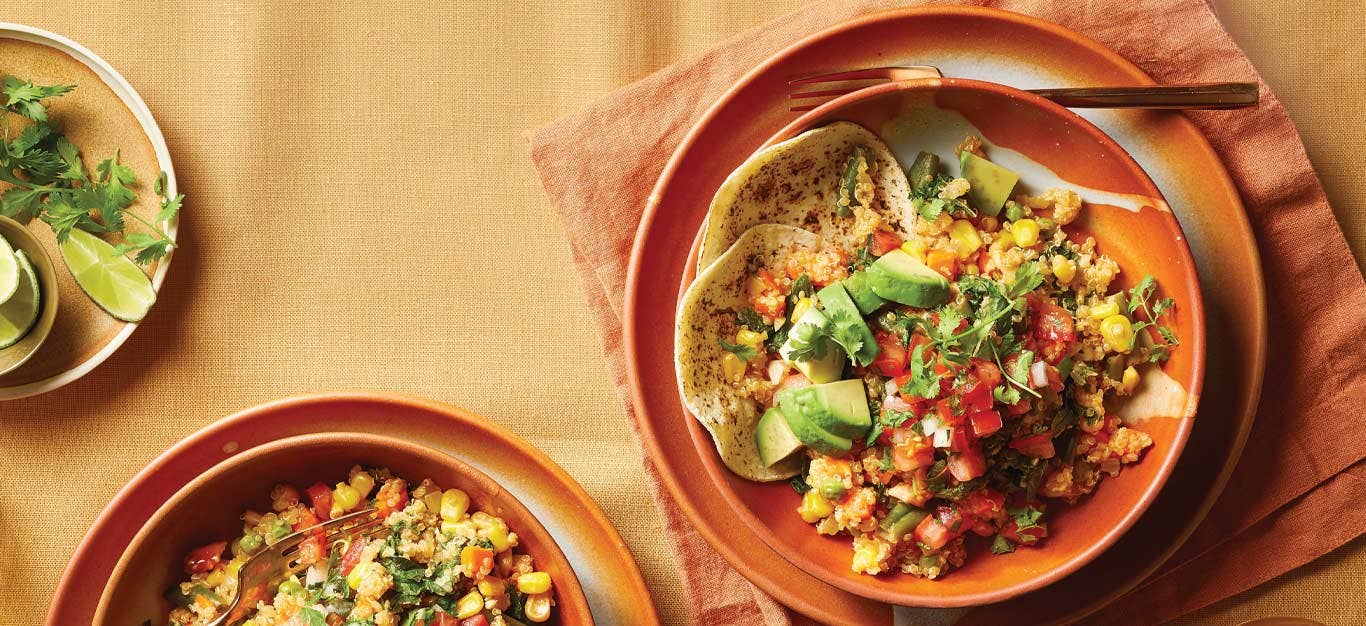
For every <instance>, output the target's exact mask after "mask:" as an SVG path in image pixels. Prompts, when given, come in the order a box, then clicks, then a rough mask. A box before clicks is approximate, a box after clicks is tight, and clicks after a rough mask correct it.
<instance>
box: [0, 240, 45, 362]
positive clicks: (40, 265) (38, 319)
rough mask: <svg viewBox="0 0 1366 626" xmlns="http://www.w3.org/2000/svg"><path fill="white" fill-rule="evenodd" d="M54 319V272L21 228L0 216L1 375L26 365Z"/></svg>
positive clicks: (39, 245) (41, 245)
mask: <svg viewBox="0 0 1366 626" xmlns="http://www.w3.org/2000/svg"><path fill="white" fill-rule="evenodd" d="M56 318H57V272H56V268H55V267H54V266H53V265H52V259H51V258H50V257H48V254H47V251H46V250H44V249H43V244H42V243H41V242H39V241H38V239H37V238H36V237H34V236H33V233H31V232H30V231H29V230H28V229H27V228H25V227H24V225H23V224H20V223H19V222H16V221H14V220H12V219H10V218H8V217H4V216H0V374H5V373H7V372H10V371H13V370H14V369H16V368H18V367H19V366H20V365H23V364H24V362H26V361H28V360H29V358H30V357H32V356H33V355H34V353H36V352H38V348H40V347H41V346H42V345H43V342H44V341H45V340H47V336H48V334H50V333H51V332H52V323H53V321H54V320H55V319H56Z"/></svg>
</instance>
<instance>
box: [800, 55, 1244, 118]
mask: <svg viewBox="0 0 1366 626" xmlns="http://www.w3.org/2000/svg"><path fill="white" fill-rule="evenodd" d="M943 76H944V74H943V73H942V72H940V71H939V68H937V67H934V66H932V65H900V66H892V67H874V68H870V69H863V70H852V71H848V72H834V73H830V74H820V75H817V76H808V77H806V78H798V79H795V80H789V81H787V89H788V98H789V100H791V106H790V107H789V108H790V109H791V110H792V111H810V110H811V109H814V108H816V107H818V106H820V105H822V104H824V103H826V102H828V101H830V100H834V99H835V98H838V97H840V96H842V95H844V94H847V93H853V92H855V91H858V90H860V89H864V88H866V87H872V86H873V85H877V84H881V83H886V82H892V81H898V80H910V79H913V78H942V77H943ZM1025 91H1028V92H1030V93H1034V94H1038V95H1040V96H1043V97H1044V98H1047V99H1049V100H1052V101H1054V102H1056V103H1058V104H1061V105H1063V106H1065V107H1071V108H1079V109H1242V108H1247V107H1255V106H1257V99H1258V91H1259V90H1258V88H1257V83H1198V84H1185V85H1135V86H1124V87H1065V88H1059V89H1026V90H1025Z"/></svg>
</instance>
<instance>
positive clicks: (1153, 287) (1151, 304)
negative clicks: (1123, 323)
mask: <svg viewBox="0 0 1366 626" xmlns="http://www.w3.org/2000/svg"><path fill="white" fill-rule="evenodd" d="M1128 296H1129V297H1128V306H1127V308H1128V312H1129V315H1130V317H1135V321H1134V324H1133V327H1134V336H1138V333H1139V332H1140V331H1142V330H1143V329H1145V328H1148V327H1149V326H1152V327H1153V328H1154V330H1156V331H1157V334H1158V336H1160V337H1161V338H1162V342H1161V343H1156V344H1155V345H1153V346H1151V347H1149V348H1148V350H1147V361H1148V362H1149V363H1161V362H1163V361H1166V360H1167V359H1169V358H1171V351H1172V348H1175V347H1176V346H1179V345H1181V341H1180V339H1178V338H1177V336H1176V333H1175V332H1174V331H1172V329H1170V328H1168V327H1166V326H1162V325H1159V324H1158V323H1157V320H1158V318H1160V317H1162V315H1164V314H1166V313H1167V312H1168V311H1170V310H1171V309H1172V308H1173V307H1175V306H1176V301H1175V300H1173V299H1171V298H1158V297H1157V279H1155V278H1153V276H1152V274H1149V275H1147V276H1144V277H1143V280H1140V281H1138V284H1137V285H1134V287H1133V288H1132V289H1130V290H1129V293H1128ZM1140 309H1141V310H1142V311H1143V313H1144V315H1146V316H1147V319H1146V320H1139V319H1137V316H1136V315H1135V314H1136V313H1137V312H1138V311H1139V310H1140Z"/></svg>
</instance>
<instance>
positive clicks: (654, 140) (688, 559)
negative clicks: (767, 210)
mask: <svg viewBox="0 0 1366 626" xmlns="http://www.w3.org/2000/svg"><path fill="white" fill-rule="evenodd" d="M904 4H906V3H904V2H898V3H892V2H878V1H871V2H869V1H862V2H844V3H838V4H829V3H822V4H821V5H819V6H810V7H807V8H805V9H803V10H801V11H798V12H796V13H793V14H791V15H788V16H785V17H782V18H780V19H777V20H775V21H773V22H770V23H768V24H766V25H764V26H762V27H760V28H757V29H754V30H751V31H749V32H746V33H744V34H742V35H739V36H738V37H736V38H734V39H732V40H730V41H728V42H726V43H724V44H722V45H720V46H719V47H717V48H714V49H712V50H710V51H708V52H707V53H706V54H704V55H703V56H701V57H700V58H697V59H694V60H691V61H686V62H682V63H679V64H677V65H674V66H672V67H669V68H667V69H664V70H662V71H660V72H658V73H656V74H654V75H652V76H650V77H648V78H646V79H644V80H641V81H639V82H637V83H635V84H632V85H630V86H627V87H625V88H623V89H621V90H619V91H617V92H615V93H613V94H611V95H609V96H607V97H605V98H603V99H602V100H600V101H598V102H597V103H595V104H593V105H591V106H589V107H587V108H586V109H584V110H582V111H580V112H578V113H576V114H574V115H571V116H568V117H565V118H562V119H560V120H558V121H556V122H554V123H552V124H550V125H548V126H546V127H544V128H542V129H541V130H539V131H538V132H537V133H536V134H535V135H534V136H533V137H532V140H531V144H532V157H533V160H534V161H535V163H536V166H537V168H538V170H539V171H540V174H541V180H542V183H543V185H544V186H545V190H546V193H547V194H548V196H549V197H550V201H551V205H552V206H553V207H554V210H555V211H556V213H557V214H558V215H559V217H560V219H561V220H562V222H563V224H564V228H565V231H566V233H567V234H568V237H569V240H570V244H571V245H572V247H573V253H574V260H575V263H576V264H577V265H578V268H579V271H580V273H581V275H582V277H583V281H584V285H585V291H586V292H587V296H588V298H589V303H590V306H591V307H592V310H593V312H594V315H595V316H596V317H597V319H598V323H599V325H600V327H601V331H602V336H603V342H604V344H605V349H606V353H607V358H608V361H609V363H610V365H611V367H612V371H613V375H614V378H615V381H616V383H617V385H618V387H619V388H621V389H622V391H623V393H625V387H626V372H625V369H624V360H623V353H622V341H621V314H622V311H621V307H622V299H623V295H624V289H625V277H626V267H627V263H628V259H629V253H630V250H631V245H632V241H633V239H634V234H635V231H636V227H637V224H638V221H639V219H640V215H641V212H642V209H643V207H644V206H645V204H646V197H647V195H648V194H649V192H650V190H651V188H652V186H653V184H654V182H655V179H656V178H657V176H658V174H659V172H660V170H661V169H662V167H663V165H664V164H665V162H667V161H668V159H669V156H670V155H671V154H672V152H673V150H674V149H675V147H676V146H677V145H678V143H679V141H680V140H681V139H682V137H683V135H684V134H685V133H686V131H687V130H688V129H689V128H690V126H691V125H692V124H693V122H694V121H695V120H696V119H697V118H698V116H699V115H700V114H701V113H702V112H703V111H704V110H705V109H706V107H707V106H708V105H710V104H711V103H712V102H713V101H714V100H715V99H716V98H717V97H718V96H719V95H720V94H721V93H722V91H724V90H725V89H726V88H727V87H728V86H730V85H731V84H732V83H733V82H734V81H735V80H736V79H738V78H739V77H740V76H741V75H742V74H743V73H744V72H746V71H748V70H749V69H751V68H753V67H754V66H755V65H756V64H758V63H759V62H760V61H762V60H763V59H764V58H766V57H767V56H769V55H770V54H772V53H774V52H776V51H777V50H779V49H781V48H782V47H783V46H785V45H786V44H789V43H791V42H793V41H795V40H797V39H799V38H800V37H802V36H804V35H807V34H810V33H813V32H815V31H817V30H819V29H821V28H823V27H825V26H828V25H831V24H834V23H836V22H838V21H840V20H843V19H847V18H849V17H852V16H855V15H860V14H864V13H867V12H870V11H874V10H877V9H882V8H887V7H890V6H896V5H904ZM982 4H987V5H991V6H996V7H999V8H1004V9H1008V10H1012V11H1018V12H1021V13H1027V14H1030V15H1034V16H1036V17H1040V18H1043V19H1045V20H1048V21H1052V22H1056V23H1058V24H1061V25H1063V26H1066V27H1068V28H1071V29H1073V30H1076V31H1078V32H1081V33H1083V34H1085V35H1088V36H1090V37H1092V38H1094V39H1096V40H1098V41H1099V42H1100V43H1102V44H1104V45H1106V46H1108V47H1109V48H1111V49H1113V50H1115V51H1117V52H1119V53H1120V54H1121V55H1123V56H1125V57H1126V58H1128V59H1129V60H1131V61H1133V62H1135V63H1136V64H1138V65H1139V66H1140V67H1142V68H1143V70H1144V71H1146V72H1147V73H1148V74H1150V75H1151V76H1153V77H1154V78H1155V79H1156V80H1158V81H1159V82H1166V83H1174V82H1201V81H1217V80H1255V81H1260V80H1261V79H1260V77H1259V75H1258V74H1257V71H1256V70H1255V69H1254V68H1253V67H1252V65H1251V64H1250V63H1249V61H1248V59H1247V58H1246V57H1245V56H1244V55H1243V54H1242V52H1241V51H1240V50H1239V49H1238V47H1237V46H1236V45H1235V44H1234V42H1233V41H1232V40H1231V39H1230V37H1229V35H1228V34H1227V33H1226V32H1225V31H1224V29H1223V28H1222V26H1221V25H1220V23H1219V21H1218V20H1217V18H1216V17H1215V15H1214V14H1213V13H1212V12H1211V10H1210V7H1209V6H1208V5H1207V4H1206V3H1205V2H1203V1H1201V0H1182V1H1177V2H1171V1H1168V2H1156V1H1135V0H1104V1H1095V2H1089V3H1086V4H1085V5H1084V6H1078V5H1075V4H1074V3H1058V2H1048V1H1043V0H1005V1H999V2H984V3H982ZM1138 25H1142V26H1138ZM1177 57H1179V58H1180V59H1181V62H1180V63H1174V62H1169V60H1170V59H1174V58H1177ZM1263 93H1264V94H1265V96H1264V103H1263V104H1262V106H1261V107H1260V108H1258V109H1257V110H1255V111H1246V112H1240V113H1237V114H1226V113H1200V112H1193V113H1190V117H1191V119H1192V120H1193V121H1194V122H1195V123H1196V124H1197V125H1198V126H1199V127H1200V128H1201V130H1202V131H1203V132H1204V133H1205V134H1206V135H1207V136H1208V137H1209V139H1210V141H1211V143H1212V144H1213V145H1214V146H1215V148H1216V149H1217V150H1218V151H1219V153H1220V155H1221V156H1222V158H1223V159H1224V161H1225V163H1226V164H1227V166H1228V168H1229V171H1230V173H1231V175H1232V177H1233V179H1234V182H1235V183H1236V184H1237V186H1238V189H1239V192H1240V193H1241V195H1242V197H1243V199H1244V202H1245V203H1246V205H1247V212H1248V215H1249V217H1250V219H1251V221H1252V225H1253V229H1254V231H1255V234H1256V237H1257V239H1258V242H1259V244H1260V245H1261V250H1262V258H1263V266H1264V270H1265V273H1266V287H1267V296H1268V307H1269V309H1270V310H1269V314H1270V325H1271V329H1272V330H1271V335H1272V337H1271V344H1270V352H1269V356H1268V362H1267V369H1266V381H1267V382H1266V386H1265V391H1264V394H1263V396H1262V403H1261V408H1260V410H1259V412H1258V416H1257V422H1256V424H1255V426H1254V430H1253V432H1252V435H1251V437H1250V439H1249V441H1248V444H1247V448H1246V451H1245V452H1244V454H1243V460H1244V462H1242V463H1240V464H1239V466H1238V468H1237V470H1236V471H1235V473H1234V475H1233V478H1232V480H1231V482H1230V483H1229V486H1228V489H1227V490H1226V491H1225V493H1224V495H1223V497H1222V498H1221V500H1220V501H1219V503H1218V504H1217V505H1216V507H1215V509H1214V511H1213V512H1212V513H1211V514H1210V516H1209V518H1208V520H1207V521H1206V522H1205V523H1204V524H1202V525H1201V526H1200V528H1199V529H1198V530H1197V532H1196V533H1195V535H1194V536H1193V537H1192V538H1191V539H1190V541H1188V542H1187V543H1186V545H1185V546H1183V548H1182V549H1181V550H1180V552H1179V553H1178V554H1177V555H1176V556H1175V557H1174V558H1173V559H1172V560H1171V561H1170V562H1169V563H1168V564H1166V565H1165V566H1164V567H1163V568H1162V569H1161V570H1160V571H1159V572H1158V573H1157V574H1155V575H1154V576H1153V577H1152V578H1150V579H1149V580H1147V581H1145V582H1144V584H1143V585H1142V586H1141V587H1140V588H1139V589H1138V590H1137V591H1135V592H1134V593H1131V594H1129V595H1128V596H1126V597H1125V598H1122V599H1121V600H1119V601H1118V602H1116V603H1114V604H1112V605H1110V606H1109V607H1107V608H1106V609H1105V610H1103V611H1102V612H1101V613H1100V614H1098V615H1097V616H1095V617H1094V618H1093V619H1094V621H1096V622H1098V623H1111V624H1118V623H1148V622H1152V621H1154V620H1166V619H1171V618H1174V617H1177V616H1179V615H1182V614H1184V613H1188V612H1190V611H1193V610H1196V609H1199V608H1201V607H1204V606H1206V605H1208V604H1210V603H1212V602H1215V601H1217V600H1219V599H1221V598H1224V597H1227V596H1230V595H1232V594H1235V593H1238V592H1240V591H1243V590H1245V589H1248V588H1249V587H1252V586H1254V585H1257V584H1259V583H1261V582H1263V581H1266V580H1268V579H1270V578H1272V577H1274V576H1277V575H1279V574H1281V573H1283V572H1285V571H1288V570H1290V569H1292V568H1295V567H1298V566H1300V565H1303V564H1304V563H1306V562H1308V561H1310V560H1312V559H1314V558H1317V557H1318V556H1320V555H1323V554H1324V553H1326V552H1328V551H1330V550H1332V549H1334V548H1336V547H1338V546H1340V545H1342V544H1343V543H1345V542H1347V541H1349V540H1351V539H1353V538H1355V537H1357V536H1358V535H1360V534H1362V533H1363V532H1366V507H1362V506H1361V504H1360V503H1361V502H1362V501H1363V499H1364V498H1366V463H1363V462H1362V459H1363V458H1364V457H1366V438H1363V437H1361V436H1360V431H1359V427H1358V424H1357V417H1356V416H1357V415H1358V414H1359V408H1358V407H1359V401H1358V399H1359V398H1360V396H1361V394H1362V393H1363V392H1366V369H1363V368H1362V367H1361V364H1362V363H1363V362H1366V349H1363V346H1366V344H1363V343H1362V342H1361V341H1360V333H1361V324H1362V322H1363V318H1362V312H1363V311H1366V284H1363V281H1362V275H1361V273H1360V271H1359V270H1358V268H1357V265H1356V263H1355V262H1354V259H1353V257H1352V255H1351V252H1350V250H1349V249H1348V246H1347V243H1346V241H1345V239H1344V238H1343V236H1342V233H1341V231H1340V230H1339V227H1338V225H1337V223H1336V221H1335V220H1334V216H1333V213H1332V210H1331V209H1330V208H1329V206H1328V202H1327V200H1326V198H1325V196H1324V193H1323V190H1322V188H1321V187H1320V184H1319V181H1318V179H1317V178H1316V176H1315V173H1314V171H1313V169H1312V168H1311V166H1310V163H1309V161H1308V159H1307V157H1306V155H1305V152H1304V148H1303V146H1302V144H1301V143H1300V139H1299V136H1298V135H1297V134H1296V131H1295V128H1294V126H1293V125H1292V124H1291V121H1290V119H1289V117H1288V116H1287V114H1286V112H1285V110H1284V108H1283V107H1282V106H1281V104H1280V103H1279V102H1278V101H1277V99H1276V98H1275V97H1274V96H1273V95H1271V93H1270V91H1269V90H1268V89H1266V87H1265V85H1263ZM1190 209H1192V210H1196V208H1194V207H1191V208H1190ZM1227 279H1229V280H1236V279H1237V277H1227ZM1207 375H1210V376H1218V375H1220V374H1219V373H1218V372H1210V373H1208V374H1207ZM627 410H628V411H629V410H631V409H630V407H629V406H628V407H627ZM646 467H647V468H648V469H649V471H650V475H651V478H652V485H651V486H652V488H653V489H654V491H655V494H656V497H657V498H658V499H659V502H660V505H661V506H662V508H663V510H664V514H665V516H666V522H667V524H668V529H669V532H671V533H673V535H674V538H675V544H676V545H678V546H680V548H679V550H680V558H681V562H682V567H683V570H684V577H683V580H684V585H685V586H686V587H687V588H688V591H689V593H688V597H689V598H690V602H691V605H692V608H693V617H694V618H695V619H697V620H700V621H702V622H704V623H712V624H722V623H724V624H756V623H765V624H784V623H788V622H789V621H790V619H791V616H790V615H788V614H787V613H786V612H785V611H784V610H783V609H782V608H781V607H780V606H779V605H777V604H776V603H775V602H774V601H773V600H772V599H771V598H769V597H768V596H766V595H765V594H764V593H762V592H761V591H759V590H758V589H756V588H754V587H753V586H751V585H747V584H744V581H743V579H742V578H740V577H739V575H738V574H737V573H736V572H735V571H734V570H732V569H731V568H730V567H728V566H727V565H726V564H724V562H723V561H721V560H720V559H719V558H718V557H717V556H716V555H715V554H714V552H713V551H712V550H711V549H710V548H709V547H708V546H707V544H706V543H705V542H704V541H702V540H701V539H700V537H699V536H698V535H697V533H696V531H695V530H694V529H693V528H692V527H691V526H690V525H689V523H688V521H687V520H686V519H685V517H684V516H683V514H682V512H681V511H680V510H679V509H678V507H677V505H676V504H674V502H673V501H672V496H671V494H669V493H668V492H667V491H666V490H664V489H663V488H662V487H661V485H660V483H659V481H658V477H657V474H656V472H657V470H656V469H655V468H654V467H653V465H652V462H651V461H650V460H648V459H647V461H646Z"/></svg>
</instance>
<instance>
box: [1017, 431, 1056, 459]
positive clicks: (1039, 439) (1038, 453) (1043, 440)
mask: <svg viewBox="0 0 1366 626" xmlns="http://www.w3.org/2000/svg"><path fill="white" fill-rule="evenodd" d="M1010 447H1011V448H1013V449H1015V450H1018V451H1019V452H1020V454H1023V455H1025V456H1028V457H1033V458H1036V459H1051V458H1053V455H1054V454H1055V452H1054V451H1053V435H1051V434H1049V433H1038V434H1034V435H1026V436H1024V437H1020V438H1018V439H1016V440H1014V441H1011V442H1010Z"/></svg>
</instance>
